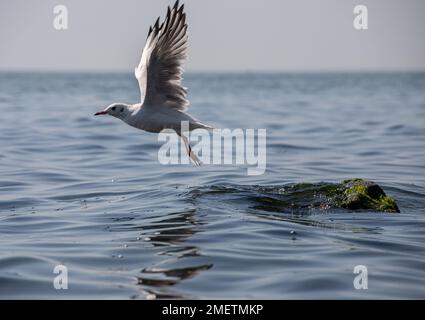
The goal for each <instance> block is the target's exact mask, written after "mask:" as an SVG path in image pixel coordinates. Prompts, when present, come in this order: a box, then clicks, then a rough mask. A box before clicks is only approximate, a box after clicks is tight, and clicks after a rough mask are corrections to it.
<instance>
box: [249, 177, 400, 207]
mask: <svg viewBox="0 0 425 320" xmlns="http://www.w3.org/2000/svg"><path fill="white" fill-rule="evenodd" d="M250 199H251V200H253V201H254V202H255V203H256V204H255V206H254V208H257V209H261V210H266V211H274V212H285V211H288V210H289V211H291V212H293V211H294V210H300V212H302V211H303V210H308V209H314V208H318V209H330V208H344V209H348V210H361V209H364V210H373V211H378V212H400V210H399V208H398V206H397V203H396V202H395V200H394V199H393V198H391V197H389V196H387V195H386V194H385V192H384V190H382V188H381V187H380V186H379V185H377V184H376V183H374V182H372V181H367V180H362V179H351V180H345V181H342V182H341V183H328V182H320V183H297V184H292V185H287V186H280V187H276V186H275V187H261V188H259V190H258V192H257V193H256V194H255V196H251V197H250Z"/></svg>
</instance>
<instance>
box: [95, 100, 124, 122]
mask: <svg viewBox="0 0 425 320" xmlns="http://www.w3.org/2000/svg"><path fill="white" fill-rule="evenodd" d="M129 113H130V105H128V104H125V103H113V104H111V105H110V106H109V107H107V108H106V109H105V110H103V111H99V112H96V113H95V114H94V115H95V116H102V115H110V116H113V117H115V118H118V119H121V120H123V119H124V118H125V117H127V115H128V114H129Z"/></svg>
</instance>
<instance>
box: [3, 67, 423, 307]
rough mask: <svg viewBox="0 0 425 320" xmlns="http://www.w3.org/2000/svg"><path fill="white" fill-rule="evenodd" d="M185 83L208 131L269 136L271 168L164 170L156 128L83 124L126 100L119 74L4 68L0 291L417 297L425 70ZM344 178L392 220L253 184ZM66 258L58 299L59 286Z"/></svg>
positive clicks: (99, 121) (127, 79)
mask: <svg viewBox="0 0 425 320" xmlns="http://www.w3.org/2000/svg"><path fill="white" fill-rule="evenodd" d="M184 84H185V85H186V86H187V87H188V88H189V98H190V101H191V108H190V110H191V113H193V115H195V116H196V117H198V118H200V119H202V120H204V121H205V122H208V123H211V124H213V125H215V126H217V127H222V128H224V127H228V128H266V129H267V143H268V144H267V148H268V149H267V171H266V173H265V174H264V175H260V176H247V174H246V167H244V166H241V167H236V166H208V165H205V166H202V167H194V166H191V165H174V166H162V165H160V164H159V163H158V161H157V150H158V148H159V147H160V145H161V144H160V143H159V142H158V141H157V136H156V135H154V134H148V133H144V132H141V131H137V130H135V129H133V128H131V127H128V126H126V125H124V124H123V123H121V122H120V121H118V120H116V119H112V118H95V117H93V116H92V115H93V113H94V112H95V111H98V110H99V109H100V108H102V107H104V106H106V105H108V104H110V103H111V102H116V101H122V102H135V101H137V99H138V96H139V93H138V87H137V82H136V81H135V80H134V79H133V78H132V76H131V75H129V74H80V73H74V74H60V73H55V74H45V73H33V74H25V73H2V74H0V111H1V118H0V137H1V140H0V298H3V299H6V298H9V299H10V298H42V299H44V298H52V299H62V298H119V299H129V298H136V299H153V298H196V299H198V298H271V299H285V298H319V299H325V298H337V299H347V298H365V299H370V298H425V289H424V288H425V287H424V285H425V233H424V230H425V212H424V207H425V122H424V119H425V74H421V73H393V74H392V73H387V74H373V73H364V74H362V73H358V74H342V73H341V74H189V75H187V77H186V79H185V82H184ZM352 177H359V178H365V179H371V180H374V181H375V182H377V183H379V184H380V185H381V186H382V187H383V189H384V190H385V191H386V192H387V194H389V195H391V196H393V197H394V198H396V199H397V201H398V204H399V207H400V210H401V213H400V214H384V213H375V212H369V211H367V210H366V211H359V212H352V211H346V210H341V209H329V208H328V209H327V208H316V209H308V210H277V209H270V208H265V207H262V206H258V204H256V201H255V199H256V198H257V197H258V196H260V195H261V191H260V190H261V187H262V186H273V187H279V186H285V185H287V184H290V183H297V182H319V181H327V182H337V181H340V180H343V179H347V178H352ZM59 264H64V265H66V266H67V267H68V276H69V289H68V290H55V289H54V287H53V278H54V277H55V276H56V275H55V274H53V269H54V267H55V266H56V265H59ZM356 265H365V266H367V268H368V274H369V281H368V289H367V290H355V289H354V287H353V279H354V277H355V275H354V274H353V268H354V266H356Z"/></svg>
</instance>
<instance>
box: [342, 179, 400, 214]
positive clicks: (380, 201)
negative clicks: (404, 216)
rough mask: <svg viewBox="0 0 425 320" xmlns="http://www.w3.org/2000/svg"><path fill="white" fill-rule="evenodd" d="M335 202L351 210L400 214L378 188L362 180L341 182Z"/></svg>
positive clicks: (393, 203) (391, 199)
mask: <svg viewBox="0 0 425 320" xmlns="http://www.w3.org/2000/svg"><path fill="white" fill-rule="evenodd" d="M335 200H336V204H337V206H339V207H341V208H346V209H351V210H357V209H373V210H376V211H381V212H400V210H399V208H398V206H397V203H396V202H395V200H394V199H393V198H391V197H389V196H387V195H386V194H385V192H384V190H382V188H381V187H380V186H378V185H377V184H376V183H374V182H372V181H366V180H362V179H352V180H345V181H343V182H342V184H341V189H340V192H339V194H338V195H337V198H336V199H335Z"/></svg>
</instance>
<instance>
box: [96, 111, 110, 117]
mask: <svg viewBox="0 0 425 320" xmlns="http://www.w3.org/2000/svg"><path fill="white" fill-rule="evenodd" d="M105 114H108V113H107V112H106V111H100V112H96V113H95V114H94V115H95V116H103V115H105Z"/></svg>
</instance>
